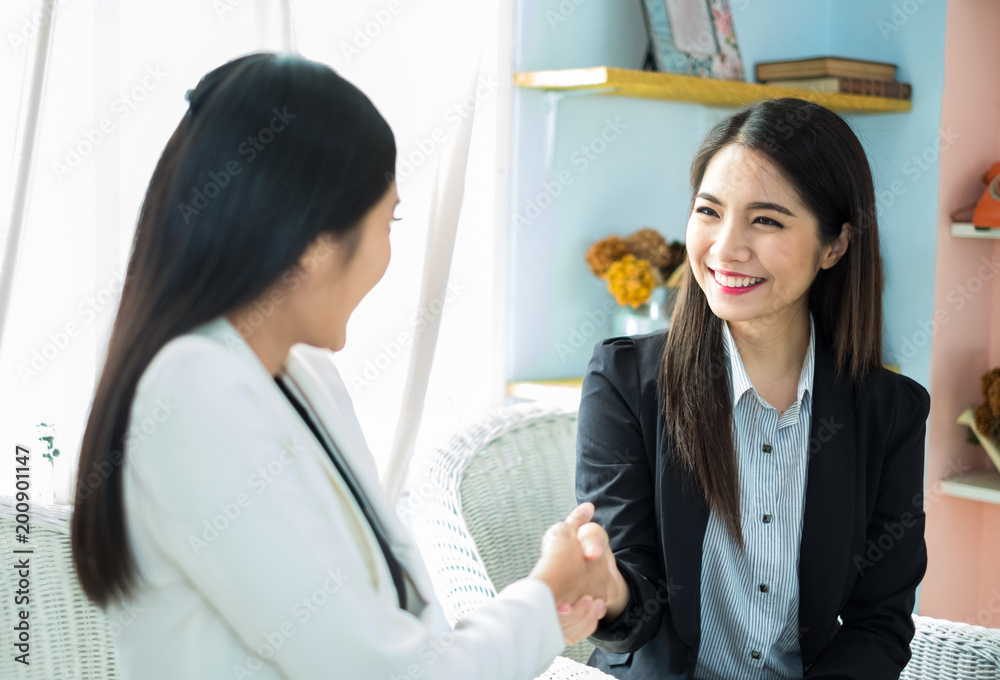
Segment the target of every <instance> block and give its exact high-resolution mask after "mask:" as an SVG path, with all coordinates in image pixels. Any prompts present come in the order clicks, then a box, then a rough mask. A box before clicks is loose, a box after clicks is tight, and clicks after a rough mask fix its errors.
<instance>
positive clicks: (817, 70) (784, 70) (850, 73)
mask: <svg viewBox="0 0 1000 680" xmlns="http://www.w3.org/2000/svg"><path fill="white" fill-rule="evenodd" d="M754 72H755V75H756V77H757V82H759V83H766V82H768V81H770V80H788V79H792V78H823V77H828V76H843V77H844V78H871V79H873V80H889V81H895V80H896V65H895V64H889V63H886V62H884V61H866V60H863V59H847V58H845V57H811V58H809V59H789V60H784V61H764V62H761V63H759V64H757V66H756V67H754Z"/></svg>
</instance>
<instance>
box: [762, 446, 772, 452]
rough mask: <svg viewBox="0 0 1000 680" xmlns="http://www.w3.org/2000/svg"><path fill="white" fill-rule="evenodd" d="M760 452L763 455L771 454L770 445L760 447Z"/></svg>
mask: <svg viewBox="0 0 1000 680" xmlns="http://www.w3.org/2000/svg"><path fill="white" fill-rule="evenodd" d="M761 450H762V451H763V452H764V453H771V445H770V444H764V446H762V447H761Z"/></svg>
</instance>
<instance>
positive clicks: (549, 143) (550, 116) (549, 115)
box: [545, 87, 618, 170]
mask: <svg viewBox="0 0 1000 680" xmlns="http://www.w3.org/2000/svg"><path fill="white" fill-rule="evenodd" d="M617 89H618V88H616V87H601V88H588V89H586V90H549V91H547V92H546V93H545V169H546V170H551V169H552V164H553V162H555V155H556V116H557V114H558V113H559V102H561V101H562V100H563V99H564V98H566V97H581V96H591V95H595V94H607V93H608V92H613V91H614V90H617Z"/></svg>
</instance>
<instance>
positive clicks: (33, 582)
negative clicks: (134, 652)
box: [0, 496, 119, 680]
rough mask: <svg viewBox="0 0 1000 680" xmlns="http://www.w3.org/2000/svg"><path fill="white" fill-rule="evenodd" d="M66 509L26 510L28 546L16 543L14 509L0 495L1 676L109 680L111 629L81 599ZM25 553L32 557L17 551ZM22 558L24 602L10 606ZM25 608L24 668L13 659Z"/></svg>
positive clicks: (112, 672)
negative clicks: (26, 586)
mask: <svg viewBox="0 0 1000 680" xmlns="http://www.w3.org/2000/svg"><path fill="white" fill-rule="evenodd" d="M70 515H71V510H70V509H69V508H67V507H65V506H59V505H50V506H44V505H41V506H40V505H35V504H32V505H31V509H30V512H29V527H30V534H28V542H27V543H19V542H17V538H16V534H15V529H14V527H15V526H16V517H17V508H16V504H15V502H14V499H13V498H11V497H10V496H0V565H2V566H0V598H2V600H3V607H2V611H3V617H2V620H3V624H4V625H3V626H0V647H2V648H3V650H4V652H3V654H2V655H0V678H18V680H115V679H117V678H118V677H119V676H118V672H117V670H116V668H115V650H114V644H113V640H112V633H111V624H110V622H109V620H108V619H107V617H106V616H105V615H104V612H103V611H101V609H100V608H98V607H96V606H94V605H93V604H92V603H91V602H90V600H88V599H87V597H86V596H85V595H84V594H83V590H82V589H81V588H80V584H79V582H78V581H77V579H76V572H75V571H74V570H73V562H72V560H71V559H70V544H69V518H70ZM23 549H30V550H33V552H32V553H30V554H23V553H15V552H14V551H15V550H23ZM25 557H26V558H28V565H29V566H28V568H29V572H28V580H29V583H30V585H29V589H30V593H29V597H30V602H29V603H28V604H25V605H16V604H15V603H14V597H15V595H14V593H15V591H17V590H18V588H19V586H18V581H19V580H20V575H19V574H18V571H17V570H16V569H15V565H16V564H17V563H18V559H20V558H25ZM22 607H23V609H26V610H28V612H29V618H28V622H29V625H30V629H29V636H30V638H29V641H28V644H29V650H30V654H29V656H28V659H29V661H30V665H27V666H25V665H23V664H21V663H18V662H15V661H14V656H15V654H19V653H20V652H15V651H14V650H15V649H16V648H15V647H14V644H15V642H17V640H16V639H15V636H16V631H14V630H13V622H14V621H15V616H17V610H18V609H20V608H22Z"/></svg>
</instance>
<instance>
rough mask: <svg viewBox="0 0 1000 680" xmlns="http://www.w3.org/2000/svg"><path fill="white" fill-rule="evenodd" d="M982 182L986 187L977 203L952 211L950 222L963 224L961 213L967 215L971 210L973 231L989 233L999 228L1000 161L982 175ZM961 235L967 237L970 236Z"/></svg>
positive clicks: (953, 230) (953, 229)
mask: <svg viewBox="0 0 1000 680" xmlns="http://www.w3.org/2000/svg"><path fill="white" fill-rule="evenodd" d="M982 180H983V184H985V185H986V189H984V190H983V195H982V196H980V198H979V201H978V202H977V203H969V204H968V205H963V206H962V207H961V208H956V209H955V210H953V211H952V213H951V221H952V222H953V223H961V222H963V221H964V220H960V219H959V217H960V216H961V215H962V214H963V213H964V214H965V215H968V214H969V211H970V210H972V211H973V212H972V226H973V228H974V231H983V232H987V233H989V232H991V230H993V229H998V228H1000V161H998V162H996V163H994V164H993V165H991V166H990V167H989V169H988V170H987V171H986V172H984V173H983V175H982ZM966 219H968V217H966ZM952 232H953V233H954V232H955V228H954V226H953V227H952ZM994 233H995V232H994ZM962 235H964V236H968V235H972V234H962Z"/></svg>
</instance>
